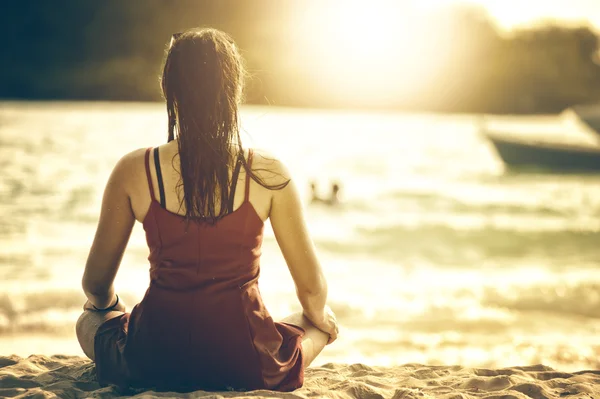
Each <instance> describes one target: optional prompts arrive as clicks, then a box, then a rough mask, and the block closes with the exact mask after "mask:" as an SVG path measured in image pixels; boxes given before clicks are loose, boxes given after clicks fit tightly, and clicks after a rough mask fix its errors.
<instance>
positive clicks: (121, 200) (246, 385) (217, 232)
mask: <svg viewBox="0 0 600 399" xmlns="http://www.w3.org/2000/svg"><path fill="white" fill-rule="evenodd" d="M243 76H244V70H243V65H242V60H241V57H240V55H239V53H238V52H237V50H236V47H235V45H234V43H233V41H232V40H231V39H230V38H229V37H228V36H227V35H226V34H224V33H222V32H219V31H217V30H214V29H195V30H190V31H187V32H184V33H182V34H177V35H174V37H173V39H172V40H171V44H170V47H169V49H168V51H167V56H166V61H165V66H164V71H163V76H162V90H163V94H164V97H165V99H166V103H167V112H168V118H169V135H168V142H167V144H163V145H161V146H159V147H156V148H153V149H147V150H146V149H140V150H137V151H133V152H131V153H129V154H127V155H125V156H124V157H123V158H122V159H121V160H120V161H119V162H118V163H117V165H116V166H115V168H114V170H113V172H112V174H111V176H110V178H109V181H108V183H107V185H106V188H105V191H104V198H103V201H102V210H101V214H100V221H99V224H98V229H97V232H96V236H95V238H94V243H93V245H92V248H91V250H90V254H89V257H88V260H87V264H86V267H85V272H84V276H83V290H84V292H85V294H86V296H87V298H88V301H87V302H86V304H85V305H84V313H83V314H82V315H81V317H80V318H79V320H78V322H77V336H78V339H79V342H80V344H81V347H82V349H83V351H84V352H85V354H86V355H87V356H88V357H90V359H92V360H94V361H95V362H96V371H97V375H98V380H99V382H100V383H102V384H106V383H112V384H116V385H120V386H131V387H143V388H154V389H161V390H180V391H186V390H195V389H211V390H212V389H214V390H221V389H246V390H249V389H261V388H266V389H274V390H281V391H289V390H293V389H296V388H299V387H300V386H302V382H303V376H304V368H305V367H307V366H308V365H309V364H310V363H311V362H312V361H313V360H314V359H315V357H316V356H317V355H318V354H319V353H320V352H321V350H322V349H323V347H324V346H325V345H326V344H328V343H331V342H333V341H334V340H335V339H336V338H337V333H338V327H337V323H336V320H335V315H334V314H333V312H332V311H331V310H330V309H329V307H328V306H326V304H325V302H326V298H327V284H326V281H325V278H324V275H323V272H322V270H321V267H320V265H319V261H318V260H317V257H316V254H315V250H314V247H313V244H312V241H311V239H310V237H309V235H308V231H307V228H306V224H305V221H304V216H303V211H302V206H301V202H300V198H299V194H298V190H297V188H296V185H295V184H294V180H292V179H291V178H290V177H289V173H288V171H287V169H286V168H285V166H284V165H283V164H282V163H281V162H280V161H278V160H277V159H273V158H272V157H267V156H266V155H265V154H263V153H262V152H260V151H252V150H251V149H244V148H243V147H242V145H241V141H240V137H239V129H238V105H239V103H240V100H241V96H242V86H243ZM268 218H270V219H271V225H272V227H273V230H274V233H275V237H276V239H277V242H278V244H279V246H280V248H281V250H282V252H283V255H284V257H285V260H286V263H287V265H288V268H289V270H290V272H291V275H292V277H293V280H294V283H295V285H296V292H297V295H298V299H299V300H300V303H301V305H302V308H303V312H301V313H298V314H293V315H291V316H289V317H287V318H285V319H284V320H283V321H282V322H274V321H273V319H272V318H271V317H270V316H269V313H268V311H267V310H266V308H265V306H264V304H263V302H262V300H261V296H260V292H259V289H258V282H257V281H258V276H259V257H260V251H261V249H260V248H261V243H262V237H263V235H262V234H263V223H264V221H265V220H266V219H268ZM135 220H137V221H139V222H141V223H142V224H143V227H144V230H145V231H146V238H147V242H148V246H149V248H150V255H149V258H148V259H149V261H150V280H151V281H150V286H149V288H148V290H147V291H146V294H145V296H144V298H143V300H142V301H141V302H140V303H139V304H137V305H136V306H134V308H133V309H132V311H131V313H125V312H126V308H125V305H124V304H123V302H122V300H121V299H120V298H119V297H118V295H117V294H116V293H115V290H114V287H113V281H114V278H115V275H116V273H117V270H118V268H119V264H120V261H121V258H122V256H123V252H124V251H125V247H126V246H127V241H128V240H129V236H130V233H131V229H132V227H133V225H134V222H135Z"/></svg>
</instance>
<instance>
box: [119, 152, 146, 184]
mask: <svg viewBox="0 0 600 399" xmlns="http://www.w3.org/2000/svg"><path fill="white" fill-rule="evenodd" d="M145 154H146V149H145V148H139V149H137V150H133V151H131V152H128V153H127V154H125V155H123V156H122V157H121V158H120V159H119V160H118V161H117V163H116V164H115V166H114V168H113V171H112V174H111V179H112V180H113V181H115V180H116V181H121V182H126V181H128V180H130V179H134V180H135V179H137V178H139V174H140V173H142V172H144V157H145Z"/></svg>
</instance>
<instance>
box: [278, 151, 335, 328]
mask: <svg viewBox="0 0 600 399" xmlns="http://www.w3.org/2000/svg"><path fill="white" fill-rule="evenodd" d="M276 164H277V165H276V166H277V167H278V169H279V171H278V172H279V173H280V174H281V175H282V176H283V177H287V178H290V177H289V176H290V174H289V172H288V171H287V169H286V168H285V167H284V166H283V165H281V163H280V162H276ZM269 216H270V218H271V225H272V227H273V231H274V233H275V238H276V239H277V243H278V244H279V247H280V248H281V251H282V253H283V256H284V258H285V261H286V263H287V265H288V268H289V270H290V273H291V275H292V278H293V279H294V283H295V285H296V294H297V295H298V299H299V300H300V303H301V305H302V308H303V309H304V314H305V315H306V317H308V319H309V320H311V321H313V322H314V323H316V324H319V323H320V322H321V321H322V320H321V319H322V318H323V317H325V316H324V311H325V303H326V301H327V282H326V280H325V275H324V274H323V270H322V268H321V264H320V263H319V260H318V258H317V255H316V251H315V247H314V244H313V242H312V240H311V238H310V235H309V232H308V228H307V226H306V221H305V217H304V210H303V207H302V201H301V200H300V195H299V193H298V188H297V186H296V184H295V182H294V180H293V179H291V178H290V182H289V184H288V185H287V186H286V187H285V188H283V189H281V190H274V191H273V197H272V199H271V212H270V215H269Z"/></svg>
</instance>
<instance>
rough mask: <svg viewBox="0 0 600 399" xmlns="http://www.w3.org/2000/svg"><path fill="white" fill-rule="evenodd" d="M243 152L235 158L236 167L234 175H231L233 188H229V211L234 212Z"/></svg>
mask: <svg viewBox="0 0 600 399" xmlns="http://www.w3.org/2000/svg"><path fill="white" fill-rule="evenodd" d="M241 157H243V155H242V154H239V155H238V157H237V158H236V159H235V169H234V170H233V175H231V189H230V190H229V204H227V205H228V206H227V209H228V211H229V213H232V212H233V199H234V198H235V188H236V186H237V180H238V176H239V175H240V167H241V166H242V159H241Z"/></svg>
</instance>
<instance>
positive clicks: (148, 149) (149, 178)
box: [145, 147, 156, 201]
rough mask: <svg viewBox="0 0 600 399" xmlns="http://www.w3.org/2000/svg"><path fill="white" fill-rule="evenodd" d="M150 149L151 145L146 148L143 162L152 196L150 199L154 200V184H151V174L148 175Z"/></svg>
mask: <svg viewBox="0 0 600 399" xmlns="http://www.w3.org/2000/svg"><path fill="white" fill-rule="evenodd" d="M151 150H152V147H149V148H147V149H146V157H145V163H146V177H147V178H148V188H149V189H150V198H152V201H154V200H156V198H155V197H154V186H153V185H152V176H151V175H150V151H151Z"/></svg>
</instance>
